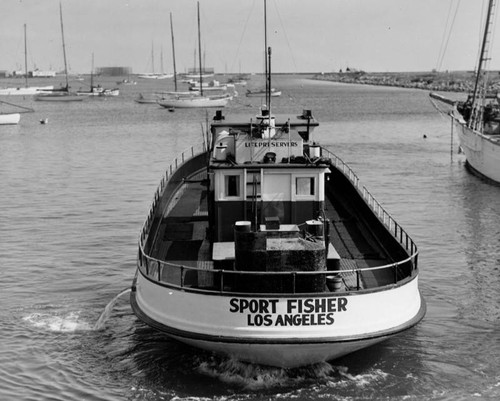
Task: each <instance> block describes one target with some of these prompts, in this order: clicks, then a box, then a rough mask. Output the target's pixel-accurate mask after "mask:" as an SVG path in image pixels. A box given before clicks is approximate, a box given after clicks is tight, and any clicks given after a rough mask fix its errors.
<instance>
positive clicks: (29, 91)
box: [0, 85, 54, 96]
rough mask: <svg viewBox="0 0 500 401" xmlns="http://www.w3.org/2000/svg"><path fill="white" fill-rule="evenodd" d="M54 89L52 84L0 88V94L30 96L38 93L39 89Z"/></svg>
mask: <svg viewBox="0 0 500 401" xmlns="http://www.w3.org/2000/svg"><path fill="white" fill-rule="evenodd" d="M52 89H54V85H49V86H30V87H28V88H23V87H19V88H4V89H0V95H9V96H10V95H18V96H31V95H36V94H37V93H40V92H41V91H49V90H52Z"/></svg>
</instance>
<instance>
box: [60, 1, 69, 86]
mask: <svg viewBox="0 0 500 401" xmlns="http://www.w3.org/2000/svg"><path fill="white" fill-rule="evenodd" d="M59 17H60V19H61V37H62V47H63V56H64V75H65V76H66V90H69V82H68V63H67V61H66V45H65V44H64V27H63V17H62V4H61V3H59Z"/></svg>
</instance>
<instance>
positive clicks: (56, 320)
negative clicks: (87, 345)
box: [23, 312, 92, 333]
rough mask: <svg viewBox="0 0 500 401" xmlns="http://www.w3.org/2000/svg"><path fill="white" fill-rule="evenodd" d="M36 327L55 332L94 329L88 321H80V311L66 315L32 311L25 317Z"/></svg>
mask: <svg viewBox="0 0 500 401" xmlns="http://www.w3.org/2000/svg"><path fill="white" fill-rule="evenodd" d="M23 320H24V321H25V322H28V323H29V324H30V325H32V326H33V327H35V328H38V329H42V330H46V331H52V332H55V333H74V332H79V331H89V330H92V325H90V324H89V323H88V322H84V321H83V322H82V321H80V312H70V313H68V314H66V315H64V316H54V315H50V314H45V313H32V314H30V315H28V316H25V317H24V318H23Z"/></svg>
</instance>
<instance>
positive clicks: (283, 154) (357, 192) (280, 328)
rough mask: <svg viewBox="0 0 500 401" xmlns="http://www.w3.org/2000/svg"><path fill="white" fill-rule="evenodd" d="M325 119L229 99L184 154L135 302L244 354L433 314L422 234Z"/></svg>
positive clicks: (259, 355) (159, 214)
mask: <svg viewBox="0 0 500 401" xmlns="http://www.w3.org/2000/svg"><path fill="white" fill-rule="evenodd" d="M317 126H318V123H317V122H316V121H315V119H314V118H313V116H312V114H311V113H310V112H309V111H305V112H304V113H303V114H302V115H300V116H299V117H288V116H285V117H282V116H272V115H271V114H270V112H269V110H267V109H264V110H263V112H262V114H260V115H258V116H253V117H250V118H249V119H248V120H231V119H229V118H228V117H226V116H223V115H222V113H221V111H218V112H217V113H216V115H215V117H214V120H213V121H212V123H211V127H210V140H207V141H205V142H206V143H208V144H209V147H208V148H207V149H202V150H201V151H199V152H196V151H194V150H192V152H191V153H190V154H189V156H187V155H186V154H183V155H182V157H181V158H179V159H178V160H176V162H175V168H173V167H172V166H171V168H170V169H169V170H168V174H167V177H165V178H164V179H163V180H162V181H161V184H160V187H159V188H158V190H157V192H156V194H155V197H154V202H153V205H152V208H151V210H150V213H149V216H148V218H147V220H146V222H145V224H144V227H143V229H142V232H141V235H140V239H139V253H138V260H137V271H136V276H135V279H134V283H133V286H132V293H131V305H132V308H133V310H134V312H135V314H136V315H137V316H138V317H139V318H140V319H141V320H143V321H144V322H145V323H147V324H148V325H150V326H152V327H154V328H156V329H159V330H161V331H163V332H165V333H166V334H168V335H169V336H171V337H172V338H174V339H177V340H179V341H182V342H184V343H187V344H190V345H192V346H196V347H199V348H202V349H207V350H210V351H214V352H217V353H222V354H226V355H229V356H231V357H234V358H236V359H239V360H243V361H249V362H252V363H259V364H264V365H271V366H280V367H287V368H288V367H296V366H302V365H307V364H312V363H317V362H321V361H327V360H331V359H335V358H338V357H340V356H342V355H345V354H348V353H350V352H353V351H356V350H358V349H361V348H364V347H367V346H370V345H373V344H375V343H378V342H380V341H383V340H386V339H388V338H390V337H391V336H393V335H395V334H398V333H400V332H402V331H404V330H407V329H409V328H410V327H412V326H414V325H415V324H417V323H418V322H419V321H420V320H421V319H422V318H423V316H424V314H425V303H424V301H423V299H422V298H421V295H420V293H419V289H418V268H417V255H418V252H417V247H416V245H415V244H414V242H413V241H412V240H411V238H410V237H409V236H408V235H407V233H406V232H405V231H404V230H403V228H402V227H401V226H400V225H399V224H398V223H396V222H395V221H394V219H393V218H392V217H391V216H390V215H389V214H388V213H387V212H386V211H385V210H384V209H383V208H382V207H381V205H380V204H379V203H378V202H377V201H376V200H375V199H374V198H373V196H372V195H371V194H370V193H369V192H368V190H367V189H366V188H362V187H361V186H360V184H359V180H358V177H357V176H356V175H355V173H354V172H353V171H352V170H351V169H350V168H349V167H348V166H347V165H346V164H344V163H343V162H342V161H341V160H340V159H339V158H338V157H336V156H334V155H333V154H332V153H330V152H329V151H328V150H327V149H325V148H322V147H320V146H319V145H318V144H317V143H316V142H315V141H313V140H312V139H313V138H312V134H313V130H314V128H315V127H317Z"/></svg>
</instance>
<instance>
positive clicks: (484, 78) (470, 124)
mask: <svg viewBox="0 0 500 401" xmlns="http://www.w3.org/2000/svg"><path fill="white" fill-rule="evenodd" d="M495 7H496V2H495V1H494V0H490V1H489V4H488V10H487V14H486V21H485V25H484V35H483V41H482V45H481V49H480V56H479V63H478V69H477V73H476V80H475V85H474V91H473V92H472V94H470V95H469V96H468V98H467V100H465V101H455V100H450V99H447V98H446V97H445V96H442V95H439V94H435V93H431V94H430V96H431V97H432V98H434V99H437V100H440V101H442V102H444V103H447V104H450V105H452V106H453V110H452V111H451V113H450V114H449V115H450V117H451V120H452V124H453V131H455V132H456V133H457V136H458V139H459V143H460V149H461V150H462V151H463V153H464V154H465V158H466V165H467V167H468V168H469V170H470V171H471V172H472V173H473V174H475V175H477V176H480V177H482V178H484V179H486V180H487V181H489V182H492V183H495V184H500V105H499V103H498V96H497V95H496V94H495V96H491V94H490V93H488V92H489V90H488V71H487V69H486V63H487V62H488V61H489V59H490V57H489V55H488V52H489V44H490V42H491V38H490V35H491V33H492V32H493V23H494V22H493V15H494V9H495Z"/></svg>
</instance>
